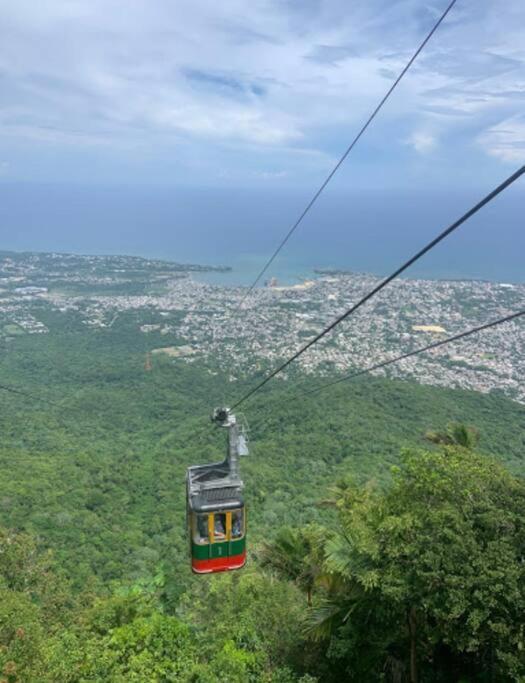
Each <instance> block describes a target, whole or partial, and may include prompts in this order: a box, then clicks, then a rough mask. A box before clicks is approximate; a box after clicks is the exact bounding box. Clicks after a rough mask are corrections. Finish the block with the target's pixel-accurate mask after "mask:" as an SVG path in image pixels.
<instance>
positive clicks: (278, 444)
mask: <svg viewBox="0 0 525 683" xmlns="http://www.w3.org/2000/svg"><path fill="white" fill-rule="evenodd" d="M68 320H69V322H68V325H67V328H65V329H63V330H61V331H60V333H58V334H53V335H48V336H46V338H45V339H44V338H35V336H25V337H19V338H16V340H11V341H9V342H8V343H7V342H6V346H5V349H4V353H3V355H2V359H1V361H0V371H1V375H2V377H3V383H4V384H6V385H10V386H13V387H18V388H21V389H23V390H24V391H29V392H32V393H34V394H37V395H38V396H39V397H41V398H42V400H41V401H35V400H29V399H27V398H24V397H23V396H17V395H15V394H12V393H7V392H4V393H2V394H1V396H0V400H1V413H0V423H1V433H2V443H1V448H0V459H1V468H0V477H1V494H0V524H1V525H3V527H4V528H5V529H9V531H8V532H7V531H6V532H5V533H6V534H7V535H6V536H4V538H3V539H2V547H3V548H4V550H5V552H4V560H2V561H4V565H0V570H1V571H2V576H3V577H4V578H3V583H2V584H1V588H2V594H3V596H4V599H3V602H2V604H3V607H2V611H3V614H2V615H0V617H1V619H0V624H4V626H0V628H1V629H3V634H2V635H1V637H2V643H3V647H4V649H3V650H2V651H1V653H0V662H3V664H2V665H3V666H4V675H6V676H7V678H6V680H9V681H18V680H34V681H37V680H38V681H46V680H49V681H56V680H61V681H84V680H86V681H87V680H100V681H105V680H108V681H113V680H114V681H121V680H122V681H124V680H126V681H131V680H133V681H148V680H151V681H157V680H158V681H178V680H182V681H185V680H187V681H216V680H217V681H245V680H254V681H256V680H268V681H283V682H284V681H293V680H298V679H299V678H300V677H301V676H304V677H305V678H303V680H304V681H307V680H310V678H308V676H312V677H313V678H314V680H332V679H331V676H332V675H333V679H334V680H340V679H339V678H337V676H340V675H342V673H341V672H342V671H343V670H345V669H344V667H345V666H348V663H347V662H345V661H343V663H342V664H341V656H339V659H338V662H337V667H339V668H337V667H336V668H333V669H331V665H330V657H328V654H327V653H329V652H330V648H332V649H333V648H334V647H342V646H341V645H340V644H337V643H332V644H330V643H327V642H326V641H323V639H321V640H317V641H315V642H314V644H312V641H310V640H308V636H307V635H305V631H304V623H305V620H306V619H307V618H308V615H307V608H306V604H305V599H304V596H303V595H302V592H301V589H300V586H299V585H298V584H297V581H295V579H294V577H292V580H290V577H289V576H283V575H282V574H280V573H279V572H277V574H275V572H274V571H273V569H272V568H271V567H270V569H266V570H263V569H262V567H261V564H260V561H259V559H258V555H257V553H254V548H255V549H257V548H259V549H261V548H263V547H264V544H265V543H268V542H270V541H271V540H272V539H273V538H275V537H278V535H279V533H281V531H280V530H281V528H282V527H295V528H308V529H312V528H315V529H317V530H319V528H321V527H326V528H327V529H335V528H336V527H337V525H338V522H337V514H338V513H337V510H336V509H335V508H334V507H333V506H327V505H320V503H321V502H322V501H323V500H326V499H329V498H331V497H333V494H332V492H331V489H332V488H333V486H334V485H335V484H336V482H338V481H340V480H341V479H342V478H346V480H348V477H350V478H351V480H352V481H353V482H354V484H355V485H356V486H357V487H358V489H359V490H364V489H365V488H366V486H368V485H369V483H370V482H375V487H376V489H377V492H378V493H377V495H378V496H379V495H382V494H380V491H389V490H390V487H391V485H392V484H391V481H392V472H391V468H392V466H393V465H397V464H399V463H400V456H401V453H402V452H403V451H404V450H406V449H409V450H410V449H412V450H413V449H425V450H427V451H428V450H430V451H434V452H436V453H437V452H438V450H439V449H438V446H436V445H434V444H431V443H430V442H429V441H427V440H426V439H425V434H426V433H427V432H428V431H429V430H436V431H443V430H445V429H446V428H447V425H449V424H450V423H452V422H459V423H465V424H468V425H472V426H475V427H476V429H477V430H478V431H479V448H478V450H479V452H480V453H482V454H483V453H484V454H486V455H488V456H493V457H494V458H495V459H496V460H497V461H499V462H500V463H503V464H504V465H505V467H506V468H507V469H508V470H509V471H510V472H512V473H514V474H516V475H519V476H521V475H522V474H523V472H524V462H523V458H524V454H525V411H524V408H523V406H521V405H519V404H517V403H514V402H512V401H510V400H508V399H505V398H503V397H501V396H498V395H481V394H476V393H473V392H461V391H454V390H448V389H439V388H435V387H424V386H419V385H417V384H415V383H409V382H397V381H396V382H394V381H389V380H383V379H376V378H362V379H360V380H359V381H356V382H354V383H348V384H347V385H343V386H339V387H338V388H337V389H335V390H331V391H328V392H326V393H321V394H319V395H316V396H315V397H308V398H300V397H299V396H298V393H297V392H292V390H291V388H292V387H293V386H294V384H293V382H294V381H297V382H298V384H300V385H301V391H302V392H304V391H305V390H308V389H309V388H312V387H313V386H316V385H317V382H318V380H317V381H316V380H314V379H310V380H305V378H304V377H302V378H299V377H297V378H295V379H294V378H293V377H291V378H290V381H289V382H285V383H283V382H281V381H276V382H275V383H274V384H273V385H271V386H270V387H269V388H268V390H267V391H265V392H262V393H261V394H260V395H259V397H258V398H257V400H254V401H253V402H252V403H248V404H247V405H246V408H245V415H246V418H247V421H248V423H249V425H250V437H251V456H250V457H249V458H245V459H244V460H243V462H242V466H243V476H244V479H245V483H246V499H247V505H248V506H249V527H250V530H249V543H250V547H251V555H250V560H249V566H248V568H247V569H246V570H244V571H243V572H241V573H238V574H236V575H232V576H222V577H218V578H217V577H212V578H204V579H203V578H198V577H197V578H195V577H193V576H192V575H191V573H190V571H189V565H188V556H187V539H186V535H185V500H184V473H185V468H186V467H187V466H188V465H190V464H196V463H202V462H206V461H209V460H214V459H217V457H218V456H220V455H221V454H222V453H223V451H224V448H225V434H224V433H223V432H220V431H219V430H217V429H215V428H214V427H213V425H212V424H211V423H210V421H209V413H210V412H211V409H212V408H213V407H214V406H215V405H218V404H220V403H221V402H222V401H223V400H224V394H226V397H227V401H232V400H233V398H235V397H237V396H239V395H240V394H241V393H242V391H243V389H246V388H247V387H248V386H249V383H248V382H246V383H245V382H244V381H239V382H235V383H230V382H228V380H227V378H225V377H224V376H222V375H221V374H220V373H218V372H217V371H216V369H215V368H214V367H213V366H209V367H208V366H205V365H204V364H202V363H200V362H198V361H196V362H195V363H193V364H188V363H186V362H184V361H183V360H180V359H176V360H173V359H170V358H168V357H167V356H160V355H155V356H154V357H153V361H152V369H151V370H146V369H145V353H146V351H147V350H148V347H147V340H145V339H144V335H143V336H139V335H137V334H133V333H132V329H133V324H132V323H133V321H132V317H131V316H130V320H129V326H128V324H127V323H126V321H124V323H123V324H122V325H121V327H120V328H119V333H118V334H110V333H108V332H103V331H98V332H94V331H93V332H88V331H84V330H82V329H80V324H79V323H77V322H75V320H74V318H72V317H68ZM252 381H253V380H252ZM365 485H366V486H365ZM312 525H314V527H312ZM317 533H319V531H317ZM326 533H327V534H328V532H326ZM322 535H323V536H324V535H325V534H324V532H323V533H322ZM328 535H329V534H328ZM318 545H319V546H322V545H323V542H322V541H321V540H319V543H318ZM48 551H51V553H52V555H51V557H48V556H47V555H46V553H47V552H48ZM9 555H13V557H12V558H11V559H9V557H8V556H9ZM5 563H7V565H6V564H5ZM13 566H16V567H17V572H18V573H19V574H20V576H22V577H26V574H27V577H28V578H27V580H26V578H24V580H23V581H22V583H21V585H18V584H17V581H16V580H15V579H12V578H10V576H11V574H10V572H12V571H13V570H12V567H13ZM48 615H51V616H49V618H48ZM51 617H52V618H51ZM2 619H3V621H2ZM20 628H21V629H23V630H24V633H25V632H27V633H28V634H29V633H31V635H28V636H27V637H26V636H24V637H23V638H20V637H17V636H16V632H17V631H16V629H20ZM288 632H289V635H286V634H288ZM305 639H306V640H307V641H308V643H310V644H309V645H308V646H307V649H308V651H309V652H310V654H309V655H308V656H305V655H304V650H305V642H306V641H305ZM29 641H31V642H29ZM66 653H67V656H68V657H69V659H67V658H66ZM332 654H333V653H332ZM377 656H378V657H381V656H382V655H381V654H380V655H377ZM327 657H328V659H327ZM64 658H66V659H64ZM342 659H343V660H344V658H342ZM399 659H400V661H403V657H402V656H400V657H399ZM66 660H67V665H66V663H65V662H66ZM123 662H125V664H124V663H123ZM10 666H14V667H15V668H14V669H13V672H11V673H10V669H9V667H10ZM334 666H335V664H334ZM341 666H343V669H341V668H340V667H341ZM513 666H514V665H513ZM515 666H518V668H519V665H515ZM6 667H7V669H6ZM61 667H62V668H61ZM156 667H159V668H158V670H157V668H156ZM348 670H349V669H348ZM370 670H371V671H372V670H373V671H375V672H376V673H372V674H370V676H372V677H371V678H366V676H367V675H369V674H367V673H366V671H365V672H364V673H363V671H361V673H359V674H353V675H356V676H357V675H359V676H361V678H350V679H349V680H378V679H377V678H374V677H373V676H377V669H370ZM509 670H510V669H509ZM516 670H518V669H516ZM148 671H149V672H150V673H146V672H148ZM331 671H332V673H331ZM356 671H357V669H356ZM9 676H11V678H10V677H9ZM385 680H390V679H388V678H387V679H385ZM400 680H403V679H400ZM425 680H431V679H425ZM432 680H434V679H432ZM435 680H441V679H437V678H436V679H435ZM443 680H445V679H443ZM471 680H478V679H474V678H472V679H471ZM487 680H489V679H487ZM494 680H496V679H494ZM498 680H503V679H498ZM505 680H506V679H505ZM509 680H510V679H509Z"/></svg>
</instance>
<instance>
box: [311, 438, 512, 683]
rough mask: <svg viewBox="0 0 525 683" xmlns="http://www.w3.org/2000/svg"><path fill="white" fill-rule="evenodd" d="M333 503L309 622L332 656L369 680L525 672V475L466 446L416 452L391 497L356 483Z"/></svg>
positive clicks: (406, 458) (407, 457) (408, 456)
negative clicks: (323, 579)
mask: <svg viewBox="0 0 525 683" xmlns="http://www.w3.org/2000/svg"><path fill="white" fill-rule="evenodd" d="M337 505H338V509H339V518H340V524H341V532H340V533H338V534H336V535H335V536H334V538H333V539H332V540H330V541H328V543H327V547H326V552H327V560H326V571H327V572H328V573H329V574H330V575H331V576H332V586H331V588H330V589H329V590H327V591H326V593H325V600H324V601H323V602H322V603H321V604H319V605H317V606H315V607H314V609H313V611H312V616H311V628H312V632H313V633H314V634H317V635H318V636H321V637H325V638H326V637H327V636H328V638H329V642H330V648H329V651H328V654H329V656H332V657H333V658H334V659H335V660H337V661H338V662H339V663H340V664H341V663H342V665H343V666H344V667H345V670H346V671H347V672H350V673H351V674H352V675H354V676H360V678H359V680H363V681H365V680H371V681H372V680H378V677H379V676H380V675H384V674H385V670H386V668H389V669H390V671H391V672H392V671H393V670H394V669H395V670H396V671H397V672H398V675H401V676H405V677H406V678H408V680H410V681H411V682H412V683H416V682H417V681H419V680H420V678H421V676H422V674H423V675H424V676H423V680H426V681H427V680H428V681H431V680H434V681H448V680H458V679H459V678H460V677H461V676H472V675H478V676H480V675H484V672H486V676H487V678H486V680H491V678H490V676H492V677H493V679H492V680H498V681H506V680H509V681H510V680H517V679H518V678H519V677H520V676H523V675H525V658H524V656H523V654H522V651H523V645H524V642H523V632H524V630H525V614H524V611H523V605H524V604H525V564H524V563H523V557H524V556H525V484H524V483H523V482H522V481H521V480H519V479H517V478H514V477H512V476H511V475H510V474H509V473H508V472H507V471H505V470H504V469H503V468H502V467H501V466H500V465H498V464H496V463H495V462H493V461H491V460H489V459H486V458H484V457H482V456H479V455H477V454H475V453H471V452H468V451H466V450H465V449H458V448H454V447H447V448H445V449H443V450H442V451H440V452H434V453H426V452H410V453H405V454H404V455H403V458H402V466H401V467H400V468H399V469H397V470H396V471H395V472H394V481H393V484H392V486H391V487H390V488H389V490H388V491H386V492H385V493H383V492H380V491H374V490H370V489H365V490H363V489H358V488H356V487H353V488H352V487H348V488H346V489H341V497H340V499H339V501H338V503H337ZM363 667H364V670H363ZM400 672H402V673H400ZM391 678H393V676H391ZM480 680H481V679H480Z"/></svg>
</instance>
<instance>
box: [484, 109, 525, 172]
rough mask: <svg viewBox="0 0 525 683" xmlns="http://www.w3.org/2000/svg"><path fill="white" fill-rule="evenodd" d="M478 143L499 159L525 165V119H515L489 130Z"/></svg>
mask: <svg viewBox="0 0 525 683" xmlns="http://www.w3.org/2000/svg"><path fill="white" fill-rule="evenodd" d="M478 143H479V144H480V145H481V146H482V147H483V148H484V149H485V151H486V152H487V153H488V154H490V155H491V156H493V157H496V158H497V159H501V160H502V161H505V162H509V163H525V117H513V118H510V119H507V120H506V121H501V123H498V124H497V125H495V126H492V127H490V128H488V129H487V130H486V131H484V132H483V133H482V134H481V135H480V136H479V138H478Z"/></svg>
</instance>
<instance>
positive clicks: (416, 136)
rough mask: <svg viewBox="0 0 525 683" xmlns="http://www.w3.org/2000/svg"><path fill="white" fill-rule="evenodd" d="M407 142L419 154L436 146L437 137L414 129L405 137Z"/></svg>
mask: <svg viewBox="0 0 525 683" xmlns="http://www.w3.org/2000/svg"><path fill="white" fill-rule="evenodd" d="M407 144H408V145H411V146H412V147H413V148H414V149H415V150H416V152H418V153H419V154H426V153H427V152H431V151H432V150H433V149H434V148H435V147H436V145H437V138H436V137H435V136H434V135H432V134H430V133H428V132H425V131H414V133H412V135H411V136H410V137H409V138H408V139H407Z"/></svg>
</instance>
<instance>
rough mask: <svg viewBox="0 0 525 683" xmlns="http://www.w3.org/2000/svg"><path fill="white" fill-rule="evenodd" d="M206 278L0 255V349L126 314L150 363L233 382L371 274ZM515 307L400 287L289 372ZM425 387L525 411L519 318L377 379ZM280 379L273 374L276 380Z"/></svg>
mask: <svg viewBox="0 0 525 683" xmlns="http://www.w3.org/2000/svg"><path fill="white" fill-rule="evenodd" d="M207 270H219V271H221V270H227V268H225V267H212V268H208V267H205V266H195V265H190V266H185V265H181V264H173V263H170V262H165V261H159V260H147V259H141V258H138V257H126V256H108V257H105V256H85V257H84V256H76V255H63V254H14V253H8V252H3V253H0V341H1V342H2V345H3V346H4V347H7V346H9V344H15V343H16V341H17V338H19V337H20V336H22V335H27V334H29V335H32V334H38V335H45V334H53V333H54V332H56V330H55V329H54V325H55V321H60V320H61V319H62V318H63V317H67V316H72V320H74V321H75V323H76V324H77V325H78V329H80V330H85V331H86V333H88V332H89V331H103V332H105V333H106V334H112V333H113V332H114V331H116V330H117V329H118V326H119V324H121V323H122V321H123V320H125V319H126V316H128V315H129V314H130V313H133V321H134V322H133V329H134V330H135V331H136V334H138V335H144V338H145V339H147V346H148V348H149V349H150V352H151V354H153V355H158V354H162V355H164V356H166V357H167V358H169V359H171V361H172V362H185V363H196V362H199V361H201V362H203V363H206V364H207V366H208V367H214V366H215V367H216V368H217V369H220V370H223V371H226V373H227V375H228V377H229V378H230V380H231V381H234V380H235V379H237V378H239V377H246V376H249V375H250V374H251V373H254V372H260V371H261V370H263V371H266V370H269V369H271V368H273V367H275V366H277V364H278V363H279V362H282V361H283V360H284V359H286V358H287V357H288V356H290V355H291V354H293V353H294V352H295V351H297V350H299V349H300V348H301V347H302V346H303V345H304V344H305V343H307V342H308V341H309V340H310V339H312V338H313V337H315V335H316V334H317V333H318V332H319V331H320V330H321V329H322V328H323V327H325V326H326V325H328V324H330V323H331V322H333V321H334V320H335V319H336V318H337V317H338V316H339V315H340V314H341V313H342V312H344V311H345V310H347V309H348V308H349V307H350V306H351V305H352V304H354V303H355V302H356V301H358V300H359V299H360V298H361V297H362V296H363V295H364V294H365V293H367V292H368V291H370V290H371V289H372V288H373V287H374V286H376V285H377V284H378V282H379V281H380V278H378V277H376V276H374V275H369V274H358V273H345V272H336V271H334V272H330V271H323V272H322V273H317V274H316V275H315V277H312V279H309V280H305V281H303V282H298V283H295V284H291V285H290V284H280V283H279V282H278V280H276V279H275V278H269V279H268V281H267V283H266V284H265V286H263V287H259V288H256V289H254V291H253V292H251V293H250V295H249V296H246V294H247V288H246V287H230V286H228V287H225V286H220V285H211V284H208V283H206V282H203V281H201V280H199V273H201V272H205V271H207ZM524 308H525V284H515V283H496V282H486V281H472V280H454V281H445V280H423V279H410V278H404V279H398V280H396V281H394V282H392V283H391V284H389V285H388V286H387V287H386V288H385V289H384V290H383V291H381V292H380V293H379V294H378V295H377V296H376V297H374V298H372V299H371V301H369V302H367V303H366V304H365V305H364V306H362V307H361V308H360V309H359V310H358V311H357V312H356V313H355V315H352V316H351V318H349V319H348V320H346V321H344V322H342V323H341V324H340V325H339V326H338V327H337V328H336V329H335V330H334V331H333V332H332V333H330V334H328V335H327V336H326V337H324V338H323V339H322V340H321V341H320V342H319V343H318V344H316V345H315V346H313V347H312V348H311V349H309V350H308V351H307V352H306V353H304V354H303V355H302V356H301V357H300V358H299V359H298V361H297V363H296V364H294V369H293V372H303V373H308V374H315V375H318V376H323V377H330V378H332V377H339V376H342V375H344V374H348V373H352V372H355V371H357V370H360V369H363V368H366V367H368V366H370V365H373V364H375V363H378V362H381V361H383V360H387V359H389V358H393V357H395V356H397V355H401V354H404V353H408V352H410V351H413V350H415V349H417V348H419V347H423V346H426V345H428V344H431V343H433V342H435V341H439V340H441V339H445V338H446V337H449V336H452V335H455V334H458V333H461V332H464V331H466V330H468V329H470V328H473V327H476V326H479V325H483V324H485V323H487V322H490V321H491V320H495V319H497V318H499V317H503V316H505V315H509V314H511V313H513V312H516V311H518V310H522V309H524ZM376 372H377V374H378V375H386V376H388V377H395V378H400V379H413V380H416V381H418V382H420V383H423V384H432V385H439V386H446V387H452V388H462V389H468V390H475V391H480V392H484V393H488V392H491V391H501V392H504V393H505V395H507V396H508V397H510V398H512V399H514V400H517V401H520V402H523V403H525V382H524V381H523V378H524V377H525V319H523V318H520V319H517V320H514V321H511V322H509V323H505V324H503V325H501V326H499V327H496V328H494V329H491V330H486V331H483V332H480V333H478V334H476V335H473V336H471V337H469V338H466V339H464V340H461V341H457V342H454V343H452V344H447V345H444V346H442V347H439V348H437V349H434V350H432V351H429V352H427V353H425V354H422V355H419V356H417V357H414V358H409V359H406V360H403V361H400V362H399V363H395V364H393V365H390V366H388V368H385V369H382V370H378V371H376ZM286 376H287V375H286V373H283V375H281V377H282V378H283V379H286Z"/></svg>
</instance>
